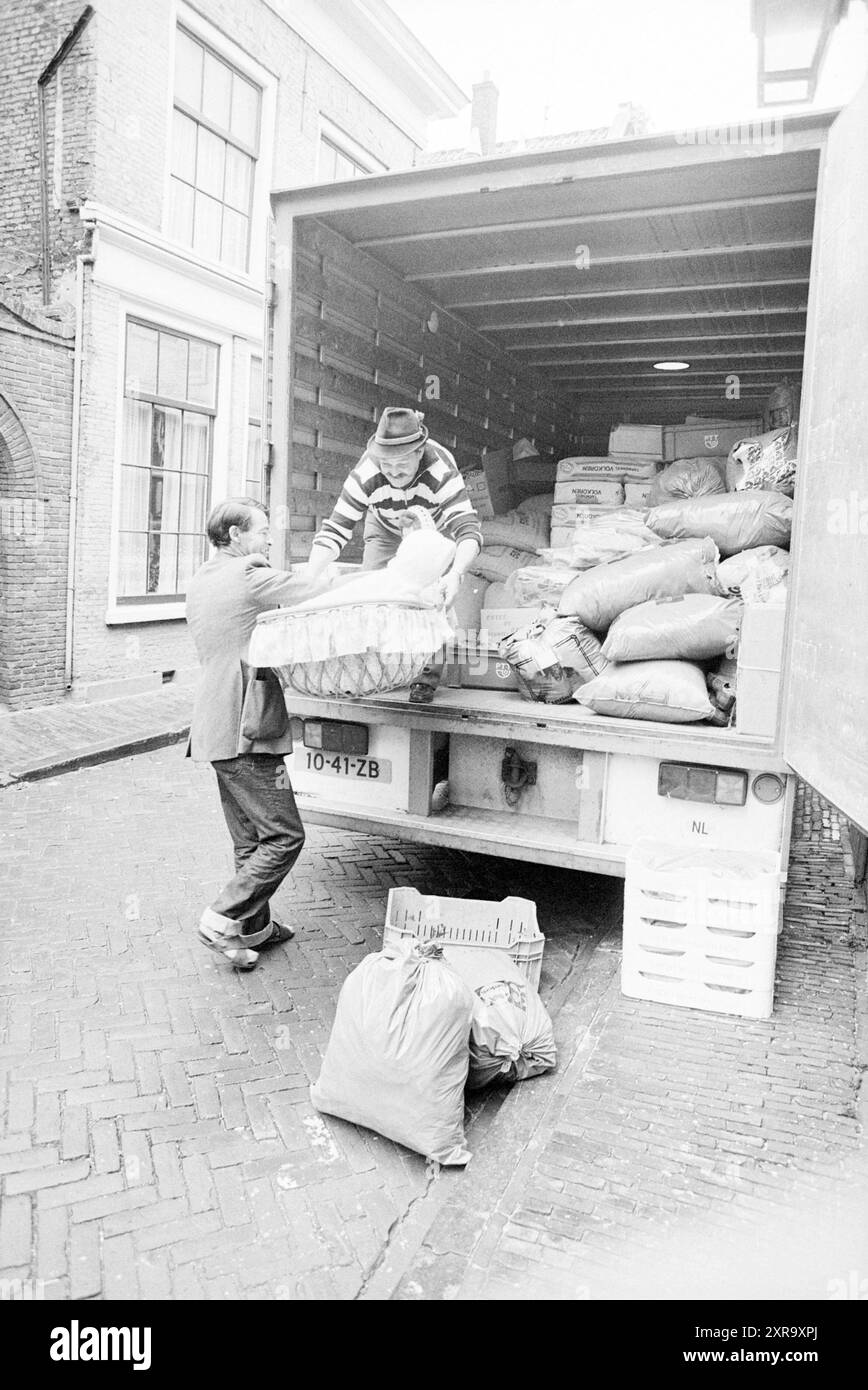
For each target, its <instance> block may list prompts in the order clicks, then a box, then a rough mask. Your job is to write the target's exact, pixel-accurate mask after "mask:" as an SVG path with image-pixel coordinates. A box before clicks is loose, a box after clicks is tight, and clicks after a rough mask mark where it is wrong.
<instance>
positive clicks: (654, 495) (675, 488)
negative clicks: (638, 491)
mask: <svg viewBox="0 0 868 1390" xmlns="http://www.w3.org/2000/svg"><path fill="white" fill-rule="evenodd" d="M715 492H726V484H725V482H724V478H723V468H722V464H721V465H720V466H718V465H717V464H716V462H715V460H714V459H710V458H689V459H676V461H675V463H670V464H669V467H668V468H664V469H663V472H662V473H658V474H657V477H656V478H655V479H654V481H653V483H652V484H651V492H650V494H649V497H648V505H649V507H657V506H659V504H660V503H661V502H668V501H670V500H671V498H673V497H706V496H709V495H711V494H712V493H715Z"/></svg>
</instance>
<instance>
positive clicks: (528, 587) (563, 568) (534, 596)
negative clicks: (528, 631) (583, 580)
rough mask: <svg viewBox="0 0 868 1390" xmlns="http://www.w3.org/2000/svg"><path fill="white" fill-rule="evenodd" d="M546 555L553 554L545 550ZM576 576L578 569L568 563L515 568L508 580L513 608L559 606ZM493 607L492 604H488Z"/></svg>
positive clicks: (507, 586)
mask: <svg viewBox="0 0 868 1390" xmlns="http://www.w3.org/2000/svg"><path fill="white" fill-rule="evenodd" d="M544 553H545V555H550V554H552V552H551V551H545V552H544ZM575 577H576V571H575V570H574V569H572V568H570V566H568V565H561V564H543V565H528V566H527V568H526V569H523V570H513V572H512V574H511V575H510V576H509V578H508V579H507V581H506V589H507V592H508V594H509V596H510V603H509V604H507V605H506V606H507V607H511V608H530V607H532V606H533V605H534V604H536V603H550V604H552V606H553V607H557V604H558V602H559V600H560V597H561V594H562V593H563V592H564V589H565V588H566V587H567V585H568V584H569V583H571V582H572V580H574V579H575ZM486 606H487V607H491V605H490V604H489V605H486Z"/></svg>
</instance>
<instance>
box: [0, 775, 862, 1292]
mask: <svg viewBox="0 0 868 1390" xmlns="http://www.w3.org/2000/svg"><path fill="white" fill-rule="evenodd" d="M2 797H3V808H4V811H5V813H6V816H5V823H6V827H7V844H6V852H5V854H4V857H3V862H2V865H0V894H2V899H3V901H4V903H5V904H6V913H7V917H8V925H7V927H6V930H5V932H4V937H3V942H2V947H0V980H2V981H3V984H2V987H0V989H2V992H0V1030H2V1031H0V1073H2V1087H0V1096H2V1099H3V1107H2V1109H3V1128H2V1131H0V1182H2V1211H0V1278H2V1279H3V1280H4V1281H7V1282H6V1283H5V1284H4V1285H3V1287H4V1288H6V1289H7V1290H8V1289H10V1288H11V1289H12V1290H13V1291H14V1290H15V1289H16V1288H18V1285H16V1282H15V1281H23V1284H22V1287H26V1285H27V1281H28V1280H29V1281H37V1282H36V1284H35V1288H36V1290H37V1296H38V1295H43V1296H45V1297H49V1298H51V1297H53V1298H73V1299H86V1298H99V1297H119V1298H133V1299H136V1298H170V1297H171V1298H179V1299H186V1298H196V1297H204V1298H213V1299H225V1298H245V1299H247V1298H288V1299H305V1298H307V1299H318V1300H322V1299H332V1298H336V1299H352V1298H358V1297H361V1298H384V1297H390V1296H397V1297H399V1298H418V1297H430V1298H442V1297H460V1298H468V1297H476V1298H478V1297H483V1298H484V1297H489V1296H492V1297H503V1298H514V1297H526V1296H529V1295H535V1296H543V1297H545V1296H548V1297H570V1298H573V1297H577V1296H578V1297H582V1296H589V1297H597V1296H605V1291H606V1290H608V1288H610V1287H611V1281H612V1268H613V1263H614V1268H615V1269H616V1271H617V1270H621V1269H622V1268H623V1259H622V1253H621V1252H624V1251H626V1250H629V1251H631V1256H630V1260H631V1265H632V1266H633V1268H634V1270H635V1274H636V1279H637V1280H638V1282H639V1284H640V1286H643V1287H645V1288H647V1284H645V1285H643V1283H642V1281H643V1275H642V1265H641V1260H640V1254H641V1251H642V1249H643V1243H644V1248H650V1249H651V1250H652V1252H653V1251H654V1250H656V1249H659V1248H660V1242H661V1241H662V1240H668V1241H670V1242H671V1240H672V1239H673V1238H675V1239H681V1238H683V1239H686V1237H685V1236H684V1232H685V1231H687V1229H688V1228H687V1225H686V1224H685V1220H686V1214H687V1213H691V1215H690V1220H693V1221H696V1220H697V1219H698V1218H701V1220H702V1221H703V1222H706V1224H707V1223H708V1221H709V1220H711V1219H712V1218H713V1220H714V1222H722V1223H724V1226H723V1229H724V1230H726V1223H728V1222H730V1217H729V1212H730V1211H731V1210H733V1209H734V1208H735V1206H736V1205H737V1204H738V1203H739V1202H740V1203H741V1204H742V1205H743V1206H745V1210H747V1209H748V1208H749V1204H750V1203H751V1202H754V1203H758V1204H759V1208H758V1209H759V1210H761V1211H762V1212H763V1213H764V1214H766V1215H767V1214H768V1212H770V1211H771V1210H773V1208H774V1205H775V1202H776V1200H777V1199H778V1198H780V1197H781V1196H783V1197H784V1199H785V1203H784V1206H785V1210H787V1209H788V1208H787V1206H786V1203H787V1202H789V1203H790V1206H791V1205H792V1201H793V1200H794V1194H795V1197H798V1191H797V1187H798V1184H797V1183H796V1182H795V1179H796V1178H797V1177H801V1178H804V1180H805V1182H806V1183H808V1186H809V1187H810V1184H811V1182H812V1181H813V1180H814V1178H815V1177H816V1175H817V1174H825V1173H826V1170H827V1169H828V1168H829V1166H830V1165H831V1166H832V1167H833V1168H834V1166H835V1165H836V1164H838V1165H840V1163H841V1161H842V1160H843V1161H845V1162H849V1161H851V1159H852V1156H853V1155H855V1154H857V1153H858V1152H859V1147H858V1146H859V1128H858V1122H857V1119H856V1111H855V1097H856V1089H857V1083H858V1072H857V1065H856V1060H855V1051H854V1039H853V1011H854V1007H855V1005H854V1000H855V994H856V977H855V964H854V955H853V949H852V942H851V941H850V938H849V936H848V933H847V922H846V921H845V920H844V919H845V918H846V917H847V914H848V913H849V911H850V906H849V899H848V892H849V889H848V885H847V883H846V879H845V877H844V875H843V873H842V871H840V865H839V861H838V859H836V858H835V856H834V855H831V856H830V855H829V854H827V853H825V852H824V851H828V850H829V849H830V848H831V830H832V829H833V828H834V827H832V826H831V824H830V825H829V826H828V827H824V826H823V825H822V815H823V814H826V815H827V816H828V814H829V813H828V812H824V811H823V810H822V809H821V810H820V812H819V815H820V825H819V827H818V828H816V830H815V828H814V827H813V826H812V827H811V834H812V835H813V849H812V854H813V858H814V860H815V861H818V860H820V859H822V863H823V864H824V865H825V864H826V863H828V864H830V865H831V866H832V868H830V869H829V870H828V872H826V871H825V870H824V871H822V872H826V878H825V879H823V877H822V872H821V873H820V879H821V881H822V885H823V886H822V888H821V892H822V893H823V895H824V904H826V905H828V906H829V907H830V908H839V909H840V913H841V918H840V920H838V919H836V920H835V922H834V924H833V926H832V927H831V928H826V927H824V926H822V924H821V923H819V922H818V921H817V920H816V916H814V918H812V919H811V920H807V921H795V920H794V921H793V925H792V927H791V929H790V930H789V931H788V932H787V934H786V935H785V937H784V938H783V941H782V949H781V957H780V959H781V970H780V974H779V994H778V1006H777V1009H776V1014H775V1018H774V1019H773V1020H772V1021H771V1022H770V1023H768V1024H765V1023H763V1024H759V1023H748V1022H745V1021H743V1020H730V1019H727V1020H717V1019H712V1018H710V1016H708V1015H702V1014H696V1013H692V1012H690V1011H676V1010H670V1009H664V1008H662V1007H660V1006H656V1005H642V1004H638V1003H636V1002H635V1001H628V1000H625V999H621V997H620V995H619V993H618V988H617V967H618V941H619V937H618V924H619V914H620V884H619V883H618V882H617V881H615V880H601V879H596V878H591V877H586V876H578V875H571V874H566V873H556V872H552V871H551V870H548V869H537V868H535V867H534V866H526V865H519V864H516V865H513V864H509V863H508V862H507V861H502V860H491V859H486V858H482V857H473V856H463V855H460V854H458V853H453V852H450V851H443V850H439V849H436V848H429V847H417V846H408V845H406V844H400V843H398V842H397V841H390V840H386V839H381V838H379V837H375V836H368V835H353V834H351V833H349V832H339V831H331V830H325V829H319V828H316V827H313V828H311V829H310V830H309V836H308V846H307V848H306V850H305V853H304V855H303V857H302V859H301V861H300V862H299V865H298V868H297V870H296V872H295V873H294V875H293V877H292V880H291V882H290V884H289V885H288V886H287V887H286V888H285V889H284V890H283V895H282V898H281V900H280V906H281V907H282V908H283V910H284V912H285V914H286V915H287V916H288V917H290V918H296V919H297V921H298V925H299V927H300V932H299V940H298V941H297V942H294V943H292V944H291V945H290V946H288V947H285V948H281V949H280V950H279V951H276V952H273V953H272V954H271V956H270V957H269V958H267V959H265V960H263V962H262V963H261V964H260V967H259V968H258V969H257V970H256V971H254V972H253V973H252V974H250V975H237V974H236V973H235V972H233V971H231V970H228V969H226V968H225V967H224V964H223V962H221V961H219V960H218V959H217V958H216V957H214V956H212V955H210V954H209V953H207V952H205V951H203V950H202V949H201V948H200V947H199V946H198V945H197V943H196V942H195V939H194V927H195V922H196V919H197V916H198V912H199V910H200V908H201V905H202V903H203V902H204V901H207V899H208V898H209V897H211V896H212V895H213V891H214V888H215V885H216V884H218V883H219V882H220V881H221V880H222V878H223V877H224V876H225V873H226V871H227V867H228V839H227V836H226V832H225V828H224V826H223V824H222V818H221V816H220V812H219V807H218V802H217V796H216V791H215V789H214V786H213V784H212V778H211V774H210V771H209V770H208V769H201V768H197V767H191V765H190V764H189V763H187V762H185V761H184V760H183V759H182V758H181V756H180V750H179V749H178V748H169V749H165V750H163V751H162V752H158V753H153V754H145V755H141V756H139V757H137V758H133V759H124V760H122V761H119V762H116V763H112V764H109V765H105V766H101V767H94V768H90V769H88V770H84V771H80V772H75V773H70V774H67V775H65V776H63V777H60V778H56V779H53V780H51V781H45V782H40V783H35V784H31V785H18V786H13V787H10V788H8V789H7V790H6V791H4V792H3V794H2ZM814 811H815V808H814V807H813V803H812V804H811V805H810V806H809V807H808V811H807V813H805V812H804V810H803V808H802V807H801V806H800V808H799V815H803V814H807V818H808V820H809V821H810V819H811V815H812V814H813V813H814ZM800 825H801V822H800ZM826 832H828V833H826ZM824 835H825V838H824ZM817 872H818V870H817V868H816V863H815V864H814V867H813V869H812V874H813V875H814V876H813V877H812V878H810V879H809V880H808V886H809V890H810V892H813V891H814V886H815V884H816V882H817V878H816V874H817ZM398 881H400V882H405V883H414V884H416V885H417V886H418V887H420V888H421V889H422V890H423V891H428V892H438V891H440V892H442V891H448V892H449V893H454V894H463V895H470V896H489V897H494V898H499V897H501V896H504V895H505V894H506V893H508V892H519V893H522V892H523V893H525V894H526V895H527V896H531V897H534V898H536V899H537V901H538V903H539V906H540V916H541V922H542V923H543V926H544V930H545V931H546V933H547V937H548V941H547V946H546V956H545V973H544V978H543V985H544V993H545V997H546V998H547V1000H548V1002H549V1005H550V1007H551V1008H552V1010H553V1012H554V1013H555V1016H556V1026H557V1032H558V1040H559V1045H560V1048H561V1056H562V1066H561V1068H560V1069H559V1071H558V1072H557V1073H555V1074H554V1075H553V1076H551V1077H543V1078H539V1079H538V1080H536V1081H534V1082H532V1083H528V1084H527V1085H526V1086H524V1087H518V1088H515V1089H514V1090H513V1092H511V1093H505V1092H499V1093H493V1094H492V1095H490V1096H489V1097H488V1098H487V1099H485V1100H482V1101H479V1100H477V1101H476V1102H475V1104H474V1110H473V1114H472V1117H471V1121H470V1125H469V1136H470V1143H471V1147H472V1148H473V1149H474V1160H473V1162H472V1163H471V1165H470V1168H469V1170H468V1171H467V1173H465V1174H458V1173H454V1172H453V1173H446V1172H444V1173H442V1174H441V1175H440V1176H439V1178H437V1179H436V1180H435V1175H434V1174H433V1173H431V1172H428V1171H427V1170H426V1166H425V1164H424V1162H423V1160H422V1159H420V1158H418V1157H417V1156H415V1155H413V1154H410V1153H408V1152H407V1151H406V1150H402V1149H399V1148H398V1147H397V1146H396V1145H393V1144H391V1143H389V1142H388V1141H386V1140H384V1139H381V1138H379V1137H378V1136H376V1135H373V1134H370V1133H368V1132H363V1131H360V1130H356V1129H355V1128H354V1127H352V1126H349V1125H346V1124H343V1123H342V1122H339V1121H334V1120H330V1119H325V1118H323V1117H321V1116H319V1115H318V1114H317V1113H316V1112H315V1111H314V1110H313V1109H312V1107H311V1106H310V1102H309V1099H308V1094H307V1088H308V1084H309V1081H310V1079H311V1078H312V1077H314V1076H315V1075H316V1074H317V1071H318V1067H319V1061H320V1057H321V1053H322V1049H323V1046H324V1044H325V1041H326V1039H327V1037H328V1031H329V1028H330V1024H331V1020H332V1017H333V1013H334V1007H335V1001H336V996H337V992H338V989H339V987H340V983H341V981H342V980H343V979H344V978H345V976H346V974H347V973H348V972H349V971H350V970H351V969H352V968H353V967H354V966H355V965H356V964H357V963H358V961H359V960H360V959H361V958H362V957H363V955H364V954H365V953H366V952H367V951H369V950H371V949H376V948H377V947H378V946H379V942H380V930H379V928H380V925H381V923H382V920H383V914H384V907H385V898H386V893H387V891H388V889H389V887H391V886H393V885H394V884H395V883H396V882H398ZM797 915H798V914H797ZM809 916H810V914H809ZM830 1180H831V1179H830ZM673 1217H675V1218H677V1222H680V1224H677V1223H676V1229H675V1231H674V1237H673V1230H672V1225H673V1223H672V1221H671V1220H670V1219H669V1218H673ZM667 1221H668V1226H667ZM730 1224H731V1223H730ZM703 1229H705V1228H703ZM722 1239H723V1237H721V1240H722ZM673 1248H674V1247H673ZM689 1248H690V1250H692V1251H693V1256H692V1258H693V1260H694V1263H695V1261H696V1251H697V1250H701V1249H703V1247H702V1245H701V1242H700V1243H699V1244H695V1243H694V1244H690V1245H689ZM721 1248H723V1247H722V1246H721ZM613 1249H614V1251H615V1258H614V1262H613V1257H612V1251H613ZM685 1258H686V1256H685V1253H684V1251H683V1250H682V1251H681V1259H682V1264H683V1263H684V1260H685ZM705 1262H706V1263H707V1256H705ZM675 1263H677V1262H675ZM669 1264H670V1265H671V1264H673V1260H672V1259H670V1260H669ZM688 1264H689V1261H688ZM728 1267H729V1266H727V1268H728ZM849 1267H850V1266H848V1268H849ZM646 1277H647V1278H648V1279H649V1280H650V1279H651V1276H650V1275H647V1271H646ZM640 1296H641V1293H640Z"/></svg>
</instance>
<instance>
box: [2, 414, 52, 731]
mask: <svg viewBox="0 0 868 1390" xmlns="http://www.w3.org/2000/svg"><path fill="white" fill-rule="evenodd" d="M45 512H46V509H45V504H44V502H43V501H42V499H41V496H40V488H39V467H38V461H37V458H36V454H35V451H34V449H33V446H32V445H31V443H30V439H29V436H28V434H27V431H26V430H25V428H24V426H23V425H22V423H21V420H20V418H19V416H18V413H17V411H16V410H15V408H14V406H13V405H12V404H11V402H10V401H9V400H8V399H7V398H6V397H5V396H4V395H2V394H0V628H2V634H3V635H2V640H0V705H2V706H5V707H6V708H7V709H16V708H20V707H21V706H23V705H26V704H32V703H34V700H33V692H34V690H35V689H37V688H38V687H39V686H40V685H42V684H43V683H44V672H45V668H46V663H47V662H48V663H50V664H52V665H56V660H57V640H56V633H55V631H54V628H55V627H56V619H55V617H54V615H51V614H48V613H46V612H45V603H44V595H43V593H42V592H41V591H42V588H43V585H42V584H41V582H40V580H41V577H42V576H43V574H44V572H45V564H46V557H45V549H44V546H45V523H46V515H45ZM61 670H62V668H61Z"/></svg>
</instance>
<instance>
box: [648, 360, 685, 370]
mask: <svg viewBox="0 0 868 1390" xmlns="http://www.w3.org/2000/svg"><path fill="white" fill-rule="evenodd" d="M689 367H690V363H689V362H655V363H654V370H655V372H686V371H687V370H688V368H689Z"/></svg>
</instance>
